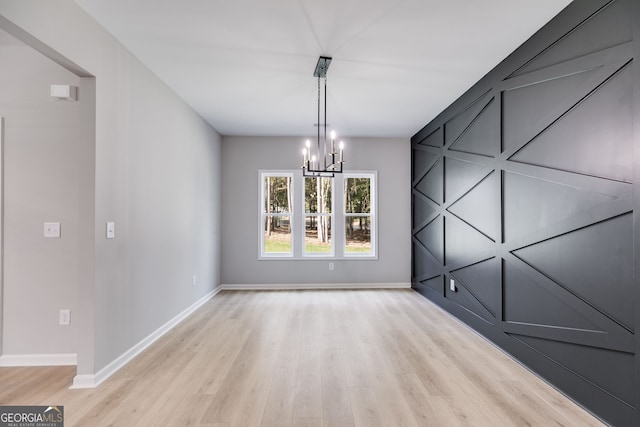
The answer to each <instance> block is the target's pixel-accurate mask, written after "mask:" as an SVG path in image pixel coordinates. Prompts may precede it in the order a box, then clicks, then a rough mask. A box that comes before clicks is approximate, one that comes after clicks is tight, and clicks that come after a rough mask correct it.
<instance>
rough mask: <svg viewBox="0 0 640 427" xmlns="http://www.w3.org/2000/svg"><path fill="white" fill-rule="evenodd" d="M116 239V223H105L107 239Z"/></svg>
mask: <svg viewBox="0 0 640 427" xmlns="http://www.w3.org/2000/svg"><path fill="white" fill-rule="evenodd" d="M115 237H116V223H115V222H107V239H115Z"/></svg>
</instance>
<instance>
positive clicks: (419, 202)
mask: <svg viewBox="0 0 640 427" xmlns="http://www.w3.org/2000/svg"><path fill="white" fill-rule="evenodd" d="M412 198H413V218H414V225H415V226H416V227H419V226H420V225H421V224H422V223H423V222H424V221H426V219H427V218H429V217H430V216H431V215H432V214H433V213H434V212H435V211H436V210H435V208H434V207H433V206H431V205H430V204H429V203H428V202H426V201H424V200H423V199H422V198H421V197H416V196H412Z"/></svg>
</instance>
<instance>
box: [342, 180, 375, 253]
mask: <svg viewBox="0 0 640 427" xmlns="http://www.w3.org/2000/svg"><path fill="white" fill-rule="evenodd" d="M373 178H374V175H372V174H345V177H344V222H345V226H344V255H345V256H375V251H374V248H375V245H374V243H375V229H376V227H375V225H376V224H375V216H374V209H373V206H374V200H375V199H374V194H375V192H374V179H373Z"/></svg>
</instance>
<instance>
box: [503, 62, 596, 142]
mask: <svg viewBox="0 0 640 427" xmlns="http://www.w3.org/2000/svg"><path fill="white" fill-rule="evenodd" d="M598 71H599V69H598V68H596V69H591V70H587V71H581V72H576V73H575V74H570V75H568V76H562V77H558V78H554V79H552V80H545V81H542V82H539V83H537V84H531V85H528V86H524V87H520V88H517V89H512V90H508V91H505V92H503V93H502V115H503V119H502V120H503V125H502V126H503V150H506V149H507V148H511V147H514V146H516V147H519V146H520V145H523V144H525V143H527V142H529V141H531V139H533V137H535V136H536V135H537V134H538V133H540V132H541V131H543V130H544V128H545V127H546V126H548V125H549V124H550V123H551V122H552V121H553V120H555V119H557V118H558V117H560V115H561V114H562V113H564V112H566V111H567V110H569V109H570V108H571V107H572V106H573V105H574V104H575V103H576V102H577V101H578V100H579V99H580V98H582V97H583V96H585V95H587V94H588V93H589V91H590V90H592V89H593V88H594V84H593V83H591V81H592V80H593V79H594V76H596V75H597V73H598ZM603 80H604V79H603ZM598 82H599V81H598Z"/></svg>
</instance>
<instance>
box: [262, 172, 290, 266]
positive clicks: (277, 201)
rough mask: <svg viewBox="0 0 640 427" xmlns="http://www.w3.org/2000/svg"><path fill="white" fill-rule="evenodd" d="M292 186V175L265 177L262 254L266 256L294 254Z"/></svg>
mask: <svg viewBox="0 0 640 427" xmlns="http://www.w3.org/2000/svg"><path fill="white" fill-rule="evenodd" d="M292 185H293V177H292V176H291V175H264V176H263V191H262V198H263V209H262V224H263V232H264V234H263V239H262V252H263V253H264V254H292V246H291V221H292V217H293V201H292V199H291V195H292V194H293V193H292Z"/></svg>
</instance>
